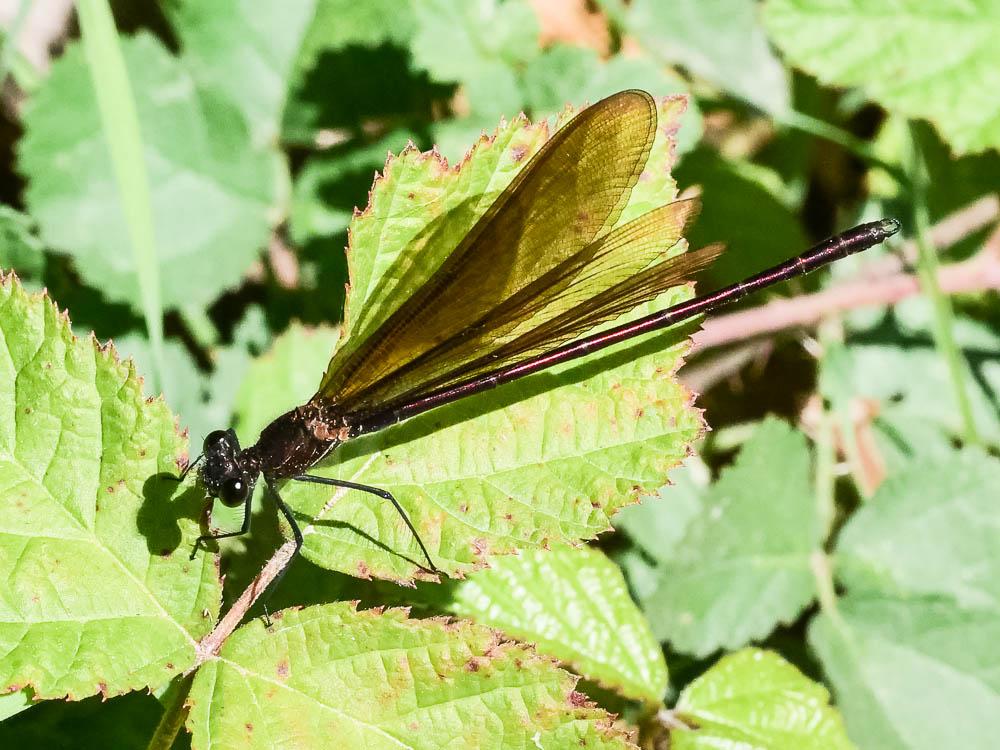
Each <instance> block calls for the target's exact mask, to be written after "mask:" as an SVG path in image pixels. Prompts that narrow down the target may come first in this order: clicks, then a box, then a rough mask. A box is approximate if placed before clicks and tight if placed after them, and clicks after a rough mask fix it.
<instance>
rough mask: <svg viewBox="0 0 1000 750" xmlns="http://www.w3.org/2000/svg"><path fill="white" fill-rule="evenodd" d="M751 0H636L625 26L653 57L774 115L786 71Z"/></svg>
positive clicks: (785, 103) (784, 90) (784, 99)
mask: <svg viewBox="0 0 1000 750" xmlns="http://www.w3.org/2000/svg"><path fill="white" fill-rule="evenodd" d="M758 12H759V7H758V5H757V3H755V2H752V0H737V2H733V0H672V2H660V1H659V0H634V2H632V3H631V4H630V5H629V7H628V10H627V11H626V12H625V13H624V14H623V22H624V24H625V28H626V29H627V30H628V31H629V32H630V33H632V34H634V35H635V37H636V38H637V39H639V41H640V42H641V43H642V45H643V46H644V47H645V49H646V50H647V51H648V52H649V53H650V54H651V55H653V56H654V57H656V58H659V59H661V60H667V61H670V62H674V63H680V64H682V65H684V67H685V68H687V69H688V70H690V71H692V72H694V73H697V74H698V75H700V76H702V77H704V78H705V79H706V80H708V81H711V82H712V83H714V84H716V85H717V86H720V87H721V88H723V89H725V90H727V91H730V92H732V93H733V94H735V95H736V96H739V97H741V98H743V99H745V100H747V101H748V102H750V103H752V104H754V105H756V106H758V107H760V108H761V109H763V110H764V111H765V112H770V113H771V114H774V115H781V114H784V113H785V112H786V111H787V110H788V107H789V98H790V96H789V95H790V91H789V89H790V87H789V81H788V72H787V71H786V70H785V68H784V66H782V64H781V62H780V61H779V60H778V59H777V58H776V57H775V55H774V53H773V52H772V51H771V47H770V45H769V44H768V42H767V37H766V36H765V34H764V30H763V29H762V28H761V26H760V21H759V18H758Z"/></svg>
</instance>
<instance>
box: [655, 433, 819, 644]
mask: <svg viewBox="0 0 1000 750" xmlns="http://www.w3.org/2000/svg"><path fill="white" fill-rule="evenodd" d="M662 494H663V501H662V502H661V504H660V506H659V507H660V508H662V510H661V512H662V513H664V514H666V515H667V516H670V515H671V514H672V513H674V512H675V511H674V510H673V509H672V508H671V506H670V490H669V489H666V490H664V491H663V493H662ZM678 512H679V513H680V514H681V517H682V520H683V521H687V526H686V528H685V533H684V536H683V538H682V539H681V540H679V541H676V542H675V543H674V546H673V548H672V549H667V550H664V551H663V553H661V555H660V559H662V560H663V562H662V564H661V565H660V570H659V576H660V585H659V587H658V588H657V590H656V591H655V592H654V593H653V594H652V595H651V596H650V597H649V598H648V599H646V600H645V601H644V602H643V609H644V611H645V612H646V616H647V617H649V620H650V623H651V624H652V626H653V632H654V633H656V635H657V637H659V638H661V639H663V640H669V641H670V642H671V643H672V644H673V646H674V647H675V648H676V649H678V650H680V651H683V652H685V653H690V654H694V655H697V656H705V655H707V654H709V653H711V652H712V651H714V650H715V649H717V648H720V647H722V648H735V647H738V646H741V645H743V644H745V643H747V642H748V641H750V640H752V639H755V638H763V637H764V636H766V635H767V634H768V633H770V632H771V630H772V629H773V628H774V627H775V626H776V625H777V624H778V623H780V622H790V621H792V620H794V619H795V618H796V617H797V616H798V614H799V613H800V612H801V611H802V610H803V608H804V607H805V606H806V605H807V604H808V603H809V602H810V601H811V600H812V597H813V591H814V583H813V575H812V572H811V568H810V564H809V558H810V555H811V554H812V552H813V551H814V550H815V549H817V547H818V546H819V544H820V543H821V542H822V538H821V536H822V530H821V524H820V523H819V520H818V519H817V509H816V503H815V501H814V500H813V492H812V484H811V480H810V456H809V449H808V447H807V445H806V440H805V436H804V435H802V433H800V432H797V431H795V430H792V429H791V428H790V427H788V426H787V425H785V424H784V423H783V422H779V421H777V420H767V421H765V422H763V423H762V424H761V425H760V427H758V428H757V430H756V431H755V432H754V434H753V436H752V437H751V438H750V439H749V440H748V441H747V442H746V443H745V444H744V446H743V450H742V451H741V452H740V454H739V457H738V458H737V459H736V463H735V464H734V465H733V466H732V467H730V468H728V469H725V470H724V471H723V472H722V475H721V476H720V478H719V480H718V481H717V482H716V483H715V484H714V485H712V486H711V488H710V489H709V490H708V491H707V492H705V493H704V494H703V495H702V497H701V504H700V508H699V510H698V512H692V511H691V509H690V507H687V506H686V505H685V506H682V507H681V508H680V509H679V511H678ZM647 544H648V542H647Z"/></svg>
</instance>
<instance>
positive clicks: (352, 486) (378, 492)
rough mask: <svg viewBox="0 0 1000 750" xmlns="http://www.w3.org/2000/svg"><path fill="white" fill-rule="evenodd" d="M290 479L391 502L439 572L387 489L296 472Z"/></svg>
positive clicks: (407, 518)
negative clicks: (342, 489) (363, 493)
mask: <svg viewBox="0 0 1000 750" xmlns="http://www.w3.org/2000/svg"><path fill="white" fill-rule="evenodd" d="M292 479H295V480H297V481H299V482H312V483H313V484H326V485H330V486H331V487H344V488H346V489H349V490H359V491H361V492H368V493H370V494H372V495H375V496H377V497H380V498H382V499H383V500H388V501H389V502H390V503H392V505H393V507H394V508H395V509H396V512H397V513H399V515H400V518H402V519H403V523H405V524H406V527H407V528H408V529H409V530H410V533H411V534H413V538H414V539H416V540H417V545H418V546H419V547H420V551H421V552H423V553H424V557H425V558H426V559H427V565H428V569H429V570H430V571H431V572H432V573H439V572H440V571H439V570H438V569H437V566H436V565H434V561H433V560H432V559H431V555H430V553H429V552H428V551H427V548H426V547H425V546H424V542H423V540H422V539H421V538H420V534H418V533H417V529H416V527H415V526H414V525H413V522H412V521H411V520H410V517H409V516H408V515H406V511H405V510H403V506H401V505H400V504H399V502H398V501H397V500H396V498H394V497H393V496H392V493H391V492H389V491H388V490H383V489H382V488H381V487H372V486H370V485H367V484H358V483H357V482H348V481H347V480H345V479H329V478H327V477H317V476H315V475H313V474H296V475H295V476H293V477H292Z"/></svg>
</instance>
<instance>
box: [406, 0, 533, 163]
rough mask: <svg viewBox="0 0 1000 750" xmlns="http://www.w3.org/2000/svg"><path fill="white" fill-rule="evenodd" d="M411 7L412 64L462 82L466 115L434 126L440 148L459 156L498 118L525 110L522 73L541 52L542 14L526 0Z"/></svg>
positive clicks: (429, 2) (426, 2) (439, 0)
mask: <svg viewBox="0 0 1000 750" xmlns="http://www.w3.org/2000/svg"><path fill="white" fill-rule="evenodd" d="M413 10H414V17H415V28H416V30H415V33H414V35H413V38H412V39H411V41H410V53H411V54H412V56H413V66H414V67H415V68H417V69H419V70H425V71H427V73H428V74H429V75H430V77H431V78H432V79H433V80H435V81H439V82H442V83H445V82H447V83H452V82H454V83H460V84H462V92H463V95H464V100H465V103H466V107H467V109H468V114H467V115H466V116H464V117H461V118H459V119H454V120H449V121H446V122H444V123H441V124H440V125H437V126H436V127H435V128H434V143H435V144H436V145H437V147H438V150H439V151H440V152H441V153H442V154H444V155H445V156H447V157H448V158H451V159H456V160H457V159H458V158H459V157H460V156H461V155H462V151H463V150H464V148H466V147H467V145H468V142H469V141H470V140H471V139H473V138H475V137H476V136H477V135H478V134H479V133H480V131H482V130H483V129H485V128H487V127H492V125H493V123H495V122H496V121H497V118H498V117H502V116H504V115H509V114H511V113H513V112H517V111H519V110H521V109H523V107H524V93H523V91H522V89H521V81H520V76H521V72H522V70H523V68H524V66H525V65H526V64H527V63H528V62H529V61H530V60H531V59H532V58H534V57H535V56H536V55H538V54H539V39H538V35H539V27H538V18H537V15H536V13H535V11H534V10H533V9H532V7H531V4H530V3H529V2H527V0H506V2H503V1H502V0H477V2H475V3H469V2H466V1H465V0H413ZM445 18H446V19H448V22H447V23H442V19H445Z"/></svg>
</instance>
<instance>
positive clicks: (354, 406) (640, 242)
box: [347, 200, 720, 412]
mask: <svg viewBox="0 0 1000 750" xmlns="http://www.w3.org/2000/svg"><path fill="white" fill-rule="evenodd" d="M698 208H699V204H698V201H697V200H684V201H675V202H673V203H669V204H667V205H665V206H661V207H660V208H657V209H654V210H652V211H649V212H648V213H646V214H643V215H642V216H640V217H639V218H637V219H634V220H633V221H630V222H628V223H627V224H624V225H622V226H620V227H617V228H616V229H614V230H613V231H612V232H611V233H609V234H607V235H605V236H604V237H602V238H601V239H599V240H596V241H595V242H593V243H592V244H591V245H590V246H588V247H587V248H584V249H583V250H581V251H580V252H579V253H578V254H577V255H576V256H574V257H573V258H571V259H569V260H567V261H565V262H564V263H562V264H560V265H559V266H557V267H556V268H554V269H552V270H551V271H550V272H549V273H547V274H545V275H544V276H542V277H541V278H539V279H538V280H537V283H535V284H532V285H529V286H528V287H526V288H525V290H524V291H523V292H522V293H521V294H518V295H515V296H513V297H511V298H510V299H509V300H506V301H505V302H504V303H502V304H501V305H499V306H498V307H497V308H495V309H494V310H493V311H491V312H490V313H489V314H488V315H487V316H485V317H484V318H483V319H481V320H480V321H470V323H469V325H468V327H467V328H465V329H464V330H463V331H462V332H461V333H460V334H458V335H456V336H455V337H453V338H452V339H449V340H448V341H445V342H443V343H442V344H440V345H439V346H438V347H436V348H434V349H432V350H430V351H429V352H427V353H426V354H425V355H424V356H422V357H419V358H417V359H416V360H414V361H413V362H411V363H410V364H409V365H407V366H405V367H403V368H401V369H400V370H399V371H397V372H396V373H394V374H393V376H392V377H389V378H386V379H385V380H383V381H382V382H381V383H377V384H375V385H374V386H373V387H372V388H371V389H370V390H369V391H367V392H366V393H365V394H364V398H363V399H362V400H361V401H360V402H355V403H349V404H347V408H348V409H349V410H351V411H361V412H370V411H372V410H380V409H381V408H383V407H384V405H386V404H393V403H397V402H400V401H405V400H407V399H409V398H417V397H419V396H420V395H422V394H424V393H426V392H427V391H429V390H435V389H437V388H441V387H444V386H448V385H452V384H454V383H456V382H458V381H460V380H465V379H467V378H469V377H474V376H476V375H478V374H481V373H485V372H489V371H492V370H495V369H499V368H501V367H507V366H509V365H513V364H516V363H518V362H521V361H523V360H524V359H527V358H529V357H532V356H534V355H537V354H541V353H542V352H544V351H546V350H549V349H552V348H554V347H556V346H558V345H559V344H562V343H565V342H566V341H569V340H570V339H572V338H575V337H576V336H578V335H580V334H582V333H585V332H587V331H589V330H590V329H591V328H593V327H594V326H596V325H599V324H601V323H605V322H608V321H611V320H614V319H615V318H617V317H619V316H620V315H621V314H623V313H625V312H628V311H629V310H631V309H633V308H634V307H636V306H637V305H639V304H642V303H643V302H648V301H649V300H651V299H653V298H655V297H656V296H657V295H659V294H660V293H661V292H663V291H665V290H666V289H669V288H670V287H672V286H676V285H677V284H680V283H682V282H684V281H686V280H687V279H689V278H690V277H691V275H692V274H694V273H696V272H697V271H699V270H701V269H702V268H704V267H705V266H706V265H708V264H709V263H710V262H711V261H712V260H714V259H715V258H716V257H717V256H718V253H719V251H720V249H719V248H713V249H711V250H708V251H698V252H694V253H685V254H682V255H678V256H675V257H672V258H667V255H668V254H669V252H670V251H671V249H672V248H674V247H675V246H676V245H677V243H678V241H679V240H680V239H681V237H682V236H683V234H684V231H685V229H686V228H687V227H688V226H689V225H690V223H691V222H692V221H693V220H694V218H695V216H697V213H698Z"/></svg>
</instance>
